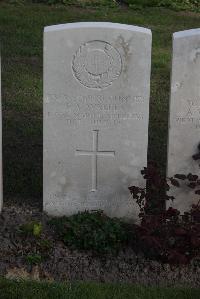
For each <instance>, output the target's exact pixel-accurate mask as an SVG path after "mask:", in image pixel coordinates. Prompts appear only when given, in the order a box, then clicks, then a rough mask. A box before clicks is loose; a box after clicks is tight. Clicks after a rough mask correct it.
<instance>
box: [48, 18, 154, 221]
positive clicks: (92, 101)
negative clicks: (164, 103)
mask: <svg viewBox="0 0 200 299" xmlns="http://www.w3.org/2000/svg"><path fill="white" fill-rule="evenodd" d="M150 69H151V31H150V30H148V29H145V28H140V27H134V26H128V25H122V24H112V23H74V24H64V25H55V26H50V27H46V28H45V30H44V210H45V211H47V212H48V213H49V214H53V215H70V214H74V213H77V212H78V211H84V210H97V209H101V210H104V212H105V213H106V214H107V215H109V216H111V217H112V216H116V217H123V218H124V219H127V220H128V219H134V218H136V215H137V213H138V211H137V209H136V207H135V205H134V204H133V201H132V200H131V198H130V194H129V191H128V187H129V186H130V185H133V184H135V185H144V182H143V179H142V178H141V174H140V170H141V169H142V168H143V167H144V166H146V162H147V142H148V119H149V94H150Z"/></svg>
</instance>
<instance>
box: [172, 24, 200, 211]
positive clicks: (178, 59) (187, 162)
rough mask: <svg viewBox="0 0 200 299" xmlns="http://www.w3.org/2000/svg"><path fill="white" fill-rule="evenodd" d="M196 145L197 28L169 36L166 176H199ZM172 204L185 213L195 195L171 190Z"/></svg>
mask: <svg viewBox="0 0 200 299" xmlns="http://www.w3.org/2000/svg"><path fill="white" fill-rule="evenodd" d="M199 143H200V29H193V30H187V31H182V32H176V33H174V35H173V63H172V78H171V101H170V119H169V144H168V176H172V175H175V174H188V173H192V174H197V175H200V168H199V163H198V161H194V160H193V159H192V156H193V155H194V154H195V153H196V152H197V146H198V144H199ZM172 193H173V195H174V196H175V197H176V200H175V201H174V203H173V204H172V206H173V207H175V208H178V209H179V210H180V211H181V212H184V211H187V210H188V209H189V208H190V207H191V205H192V204H193V203H196V202H197V200H198V199H199V196H197V195H194V190H193V189H190V188H189V187H186V185H185V186H184V184H183V187H182V188H173V192H172Z"/></svg>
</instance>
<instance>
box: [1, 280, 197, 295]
mask: <svg viewBox="0 0 200 299" xmlns="http://www.w3.org/2000/svg"><path fill="white" fill-rule="evenodd" d="M199 296H200V290H198V289H175V288H171V289H170V288H168V289H167V288H152V287H149V288H147V287H139V286H132V285H125V284H124V285H120V284H116V285H115V284H96V283H72V284H71V283H67V284H64V283H63V284H58V283H57V284H56V283H53V284H47V283H36V282H31V281H26V282H23V281H21V282H16V281H9V280H6V279H1V280H0V299H68V298H69V299H111V298H112V299H124V298H126V299H198V298H199Z"/></svg>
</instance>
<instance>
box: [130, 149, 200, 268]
mask: <svg viewBox="0 0 200 299" xmlns="http://www.w3.org/2000/svg"><path fill="white" fill-rule="evenodd" d="M199 148H200V147H199ZM199 159H200V156H199ZM141 174H142V175H143V177H144V179H146V181H147V187H146V188H139V187H135V186H132V187H129V190H130V192H131V194H132V196H133V199H134V200H136V202H137V204H138V205H139V207H140V214H139V217H140V219H141V223H140V225H138V226H137V229H136V235H137V240H138V244H139V250H142V251H143V253H144V254H146V255H147V256H148V257H149V258H154V259H159V260H161V261H163V262H167V263H170V264H187V263H188V262H189V261H190V260H191V259H193V258H196V257H200V201H199V203H198V204H197V205H193V206H192V207H191V210H190V211H188V212H185V213H184V214H183V215H181V213H180V211H178V210H177V209H174V208H172V207H170V208H168V209H167V210H166V209H165V208H163V207H165V205H166V201H169V200H172V201H173V200H175V198H174V197H173V196H169V195H166V191H168V190H169V189H170V184H171V185H172V186H175V187H180V186H181V184H180V182H179V180H181V181H182V182H183V181H185V183H186V185H187V186H188V187H190V188H192V189H194V193H196V194H197V195H200V190H199V189H198V190H196V191H195V188H196V187H197V186H199V185H200V181H199V178H198V176H197V175H193V174H191V173H189V174H188V175H184V174H176V175H175V176H174V177H171V178H165V177H163V176H162V175H161V173H160V172H159V170H158V168H157V165H156V163H154V162H150V163H149V166H148V167H145V168H144V169H143V170H142V171H141Z"/></svg>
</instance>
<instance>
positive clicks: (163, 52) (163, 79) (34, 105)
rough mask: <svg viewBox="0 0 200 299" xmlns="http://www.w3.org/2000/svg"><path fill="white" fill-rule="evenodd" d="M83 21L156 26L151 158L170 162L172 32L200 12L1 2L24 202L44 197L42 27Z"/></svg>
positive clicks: (8, 184)
mask: <svg viewBox="0 0 200 299" xmlns="http://www.w3.org/2000/svg"><path fill="white" fill-rule="evenodd" d="M80 21H109V22H118V23H125V24H134V25H138V26H144V27H148V28H150V29H152V32H153V56H152V59H153V60H152V80H151V109H150V110H151V115H150V137H149V157H150V158H151V159H154V160H157V161H158V162H159V164H160V165H161V167H162V168H163V169H164V167H165V160H166V149H167V147H166V142H167V119H168V100H169V84H170V61H171V38H172V33H173V32H175V31H179V30H185V29H191V28H197V27H200V15H197V14H194V13H185V12H184V13H183V12H182V13H178V12H173V11H170V10H165V9H158V8H146V9H143V10H140V11H134V10H131V9H129V10H128V9H127V8H106V7H102V8H94V9H93V8H91V7H90V8H78V7H71V6H66V7H63V6H47V5H41V4H26V5H12V4H7V3H5V2H1V3H0V37H1V54H2V88H3V95H2V100H3V154H4V193H5V197H6V198H14V197H19V198H20V201H21V199H22V198H25V201H28V199H30V198H35V199H34V201H33V200H32V202H36V203H41V202H42V200H41V198H42V43H43V41H42V36H43V27H44V26H47V25H53V24H59V23H67V22H80ZM127 187H128V186H127ZM116 298H117V297H116ZM146 298H148V297H146ZM160 298H161V297H160ZM163 298H164V297H163ZM181 298H183V297H181Z"/></svg>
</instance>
